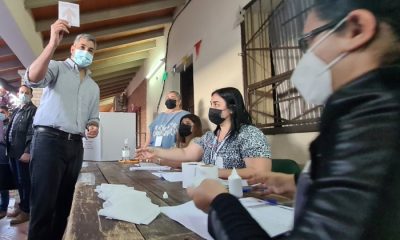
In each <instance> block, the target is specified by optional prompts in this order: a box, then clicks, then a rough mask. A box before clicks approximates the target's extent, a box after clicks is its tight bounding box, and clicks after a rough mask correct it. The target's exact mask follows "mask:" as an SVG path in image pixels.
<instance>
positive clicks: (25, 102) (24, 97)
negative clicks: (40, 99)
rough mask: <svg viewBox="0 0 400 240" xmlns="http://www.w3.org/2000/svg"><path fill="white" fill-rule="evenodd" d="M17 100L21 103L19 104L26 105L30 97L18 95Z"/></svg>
mask: <svg viewBox="0 0 400 240" xmlns="http://www.w3.org/2000/svg"><path fill="white" fill-rule="evenodd" d="M18 98H19V100H20V101H21V104H27V103H29V102H30V101H31V97H30V96H28V95H26V94H23V93H20V94H19V95H18Z"/></svg>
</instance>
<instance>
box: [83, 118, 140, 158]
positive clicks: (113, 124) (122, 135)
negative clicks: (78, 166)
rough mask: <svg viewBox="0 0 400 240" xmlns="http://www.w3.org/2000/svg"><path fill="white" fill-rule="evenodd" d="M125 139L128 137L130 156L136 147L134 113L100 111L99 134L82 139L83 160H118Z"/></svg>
mask: <svg viewBox="0 0 400 240" xmlns="http://www.w3.org/2000/svg"><path fill="white" fill-rule="evenodd" d="M125 139H128V145H129V148H130V158H132V157H133V156H134V154H135V148H136V113H125V112H101V113H100V129H99V135H98V136H97V137H96V138H88V139H83V148H84V154H83V160H88V161H117V160H120V159H121V158H122V147H123V146H124V140H125Z"/></svg>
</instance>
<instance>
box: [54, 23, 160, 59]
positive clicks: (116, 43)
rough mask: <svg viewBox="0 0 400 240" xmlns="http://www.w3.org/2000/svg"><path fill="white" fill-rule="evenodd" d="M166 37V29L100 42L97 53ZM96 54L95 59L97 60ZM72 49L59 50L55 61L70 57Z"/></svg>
mask: <svg viewBox="0 0 400 240" xmlns="http://www.w3.org/2000/svg"><path fill="white" fill-rule="evenodd" d="M162 36H164V29H160V30H155V31H150V32H146V33H141V34H136V35H132V36H129V37H125V38H121V39H117V40H113V41H106V42H98V46H97V49H96V53H98V52H103V51H111V50H114V49H121V48H123V47H128V46H132V45H134V44H137V42H141V41H151V40H155V39H156V38H158V37H162ZM96 53H95V58H96ZM70 55H71V53H70V48H63V49H62V50H59V51H57V52H56V54H55V55H54V58H55V59H66V58H68V57H70Z"/></svg>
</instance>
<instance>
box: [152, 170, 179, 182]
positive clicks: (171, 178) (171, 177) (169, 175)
mask: <svg viewBox="0 0 400 240" xmlns="http://www.w3.org/2000/svg"><path fill="white" fill-rule="evenodd" d="M152 174H153V175H155V176H157V177H159V178H164V179H165V180H167V181H168V182H182V172H153V173H152Z"/></svg>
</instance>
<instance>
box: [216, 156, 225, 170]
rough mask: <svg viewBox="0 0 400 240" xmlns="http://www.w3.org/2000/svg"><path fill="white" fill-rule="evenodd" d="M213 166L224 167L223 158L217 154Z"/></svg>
mask: <svg viewBox="0 0 400 240" xmlns="http://www.w3.org/2000/svg"><path fill="white" fill-rule="evenodd" d="M215 166H217V168H220V169H221V168H224V159H222V157H219V156H217V157H216V158H215Z"/></svg>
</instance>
